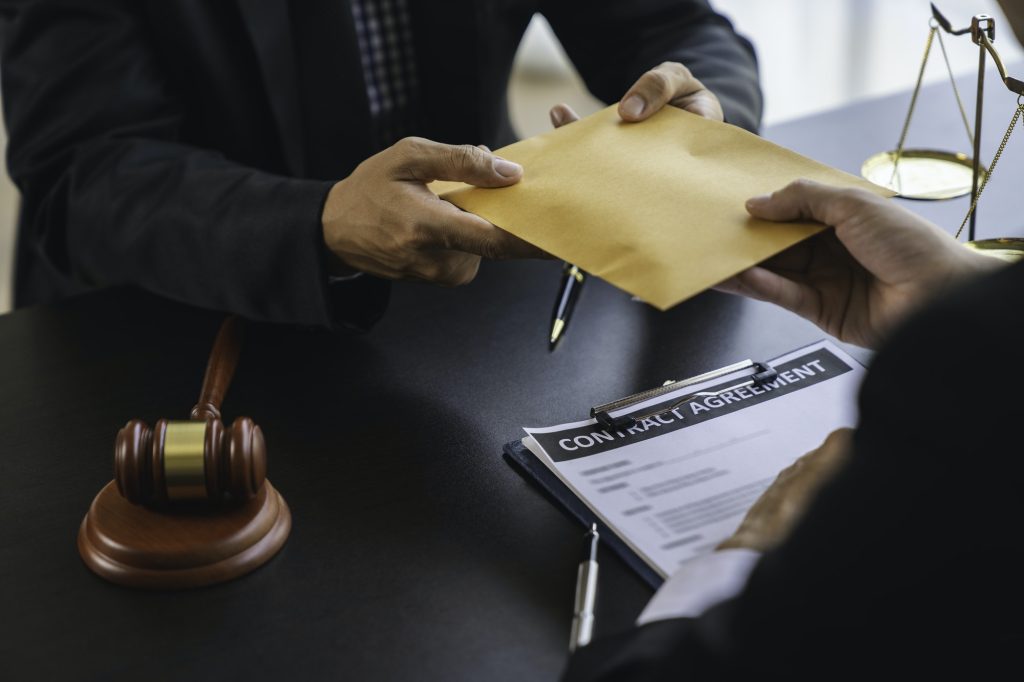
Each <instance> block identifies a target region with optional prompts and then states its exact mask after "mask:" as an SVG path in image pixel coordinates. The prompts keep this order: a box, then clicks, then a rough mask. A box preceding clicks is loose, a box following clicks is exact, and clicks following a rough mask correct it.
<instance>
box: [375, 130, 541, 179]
mask: <svg viewBox="0 0 1024 682" xmlns="http://www.w3.org/2000/svg"><path fill="white" fill-rule="evenodd" d="M392 149H393V150H394V153H395V154H396V155H397V159H396V162H395V164H394V166H393V174H392V177H393V178H394V179H395V180H415V181H417V182H422V183H428V182H433V181H434V180H455V181H457V182H465V183H468V184H470V185H475V186H477V187H505V186H507V185H513V184H515V183H517V182H519V180H520V179H521V178H522V177H523V167H522V166H520V165H519V164H518V163H513V162H512V161H509V160H507V159H503V158H501V157H500V156H495V155H494V154H492V153H491V152H489V151H484V150H483V149H480V148H479V147H474V146H473V145H469V144H463V145H450V144H441V143H440V142H434V141H432V140H425V139H423V138H419V137H407V138H405V139H404V140H400V141H399V142H397V143H396V144H395V145H394V147H392Z"/></svg>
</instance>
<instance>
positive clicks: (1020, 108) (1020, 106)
mask: <svg viewBox="0 0 1024 682" xmlns="http://www.w3.org/2000/svg"><path fill="white" fill-rule="evenodd" d="M1021 114H1024V102H1022V101H1021V97H1018V98H1017V110H1016V111H1015V112H1013V118H1012V119H1010V125H1009V127H1008V128H1007V129H1006V134H1004V135H1003V141H1002V142H1000V143H999V149H997V150H996V155H995V156H993V157H992V165H991V166H989V169H988V172H987V173H984V174H983V175H984V177H983V178H982V179H981V186H980V187H979V188H978V194H977V195H976V196H975V197H974V199H973V200H972V201H971V207H970V208H969V209H967V215H965V216H964V220H963V222H962V223H960V229H958V230H957V231H956V234H955V235H954V236H953V238H954V239H959V238H960V233H961V232H963V231H964V225H966V224H967V221H968V220H970V219H971V215H972V214H973V213H974V210H975V209H976V208H977V207H978V200H979V199H981V193H982V192H984V191H985V186H986V185H988V181H989V179H990V178H991V177H992V173H994V172H995V170H996V164H997V163H999V157H1000V156H1002V155H1003V150H1004V149H1006V143H1007V142H1009V141H1010V136H1011V135H1012V134H1013V130H1014V128H1016V127H1017V121H1019V120H1020V117H1021Z"/></svg>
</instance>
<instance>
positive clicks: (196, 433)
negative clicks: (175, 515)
mask: <svg viewBox="0 0 1024 682" xmlns="http://www.w3.org/2000/svg"><path fill="white" fill-rule="evenodd" d="M205 453H206V422H205V421H172V422H167V431H166V432H165V434H164V480H165V481H166V484H167V499H169V500H188V499H197V498H205V497H206V456H205Z"/></svg>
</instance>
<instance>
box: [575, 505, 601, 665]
mask: <svg viewBox="0 0 1024 682" xmlns="http://www.w3.org/2000/svg"><path fill="white" fill-rule="evenodd" d="M600 539H601V536H600V535H598V533H597V524H596V523H594V524H591V526H590V530H588V531H587V533H586V535H584V536H583V560H582V561H580V568H579V572H578V573H576V603H575V605H574V606H573V614H572V633H571V634H570V635H569V651H576V649H578V648H579V647H581V646H586V645H588V644H590V638H591V637H592V636H593V634H594V605H595V603H596V602H597V543H598V540H600Z"/></svg>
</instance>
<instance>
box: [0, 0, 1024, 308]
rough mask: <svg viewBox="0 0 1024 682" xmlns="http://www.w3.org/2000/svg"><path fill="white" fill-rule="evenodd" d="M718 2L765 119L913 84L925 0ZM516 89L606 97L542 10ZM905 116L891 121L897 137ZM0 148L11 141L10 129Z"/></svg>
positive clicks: (532, 102)
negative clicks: (752, 50)
mask: <svg viewBox="0 0 1024 682" xmlns="http://www.w3.org/2000/svg"><path fill="white" fill-rule="evenodd" d="M412 1H414V2H415V1H417V0H412ZM623 1H626V0H623ZM937 4H938V6H939V8H940V9H941V10H942V11H943V13H945V14H946V16H947V17H949V18H950V20H951V21H952V22H953V23H954V24H955V25H958V26H960V25H966V24H968V23H969V21H970V17H971V16H972V15H974V14H978V13H987V14H991V15H993V16H994V17H996V22H997V27H998V28H999V29H1000V30H999V31H997V35H996V38H997V43H996V44H997V46H998V47H999V50H1000V52H1001V53H1002V55H1003V57H1004V59H1006V61H1008V62H1010V63H1013V62H1019V61H1020V60H1021V59H1022V57H1024V52H1022V50H1021V48H1020V46H1019V45H1017V43H1016V42H1015V41H1014V39H1013V37H1012V35H1011V33H1010V31H1009V27H1008V25H1007V24H1006V23H1005V21H1003V15H1002V13H1001V12H1000V11H999V7H998V5H997V4H996V2H995V0H938V2H937ZM712 5H713V6H715V7H716V8H717V9H718V10H719V11H721V12H722V13H723V14H725V15H727V16H728V17H729V18H730V19H732V20H733V22H734V23H735V24H736V26H737V28H738V29H739V30H740V31H741V32H742V33H744V34H745V35H746V36H747V37H749V38H750V39H752V40H753V41H754V44H755V46H756V47H757V50H758V55H759V57H760V60H761V76H762V83H763V88H764V92H765V116H764V122H765V125H772V124H775V123H779V122H782V121H785V120H789V119H792V118H796V117H800V116H805V115H809V114H813V113H815V112H818V111H823V110H825V109H831V108H833V107H837V106H842V105H843V104H846V103H848V102H851V101H854V100H858V99H864V98H867V97H875V96H880V95H885V94H889V93H892V92H897V91H899V90H904V89H907V88H909V87H911V86H912V85H913V84H914V79H915V78H916V77H917V69H918V64H919V62H920V59H921V55H922V53H923V50H924V42H925V38H926V36H927V32H928V18H929V17H930V11H929V7H928V2H927V1H924V0H773V1H772V2H766V1H765V0H712ZM0 37H2V36H0ZM947 47H949V48H950V50H949V51H950V59H951V61H952V63H953V69H954V71H955V72H957V73H958V74H970V73H971V72H972V70H973V69H975V68H976V64H977V61H976V60H977V52H976V48H974V47H973V45H971V44H970V41H969V39H966V38H961V39H959V40H956V41H947ZM652 66H653V65H652ZM1018 77H1019V76H1018ZM942 78H945V70H944V67H943V66H942V63H941V60H940V58H939V55H938V49H937V47H936V48H935V52H934V53H933V57H932V61H931V62H930V64H929V70H928V73H927V79H928V81H929V82H932V81H935V80H939V79H942ZM509 90H510V96H511V107H512V120H513V122H514V124H515V126H516V129H517V130H518V132H519V134H520V135H521V136H523V137H526V136H529V135H534V134H536V133H540V132H543V131H545V130H548V128H549V126H550V124H549V123H548V118H547V110H548V109H549V108H550V107H551V105H553V104H555V103H558V102H567V103H569V104H571V105H572V106H573V107H575V108H576V110H577V111H578V112H579V113H580V114H581V115H583V114H587V113H591V112H593V111H596V110H597V109H598V108H600V107H601V106H603V105H602V104H601V103H600V102H597V101H596V100H595V99H594V98H592V97H591V96H590V95H589V94H588V93H587V92H586V89H585V88H584V87H583V84H582V82H581V81H580V78H579V75H578V74H577V73H576V72H575V70H574V69H573V68H572V65H571V63H570V62H569V61H568V59H567V58H566V56H565V53H564V52H563V51H562V49H561V47H560V46H559V44H558V41H557V39H556V38H555V37H554V36H553V35H552V33H551V29H550V28H549V26H548V25H547V22H545V21H544V19H543V18H542V17H535V18H534V21H533V23H532V24H531V26H530V29H529V31H528V33H527V35H526V37H525V39H524V40H523V44H522V45H521V46H520V49H519V55H518V57H517V59H516V66H515V72H514V74H513V78H512V82H511V85H510V88H509ZM970 101H971V100H970V98H968V105H970ZM950 106H951V107H952V106H954V104H953V102H952V100H951V101H950ZM919 115H920V114H919ZM900 123H901V122H900V121H893V124H892V125H893V141H894V143H895V140H896V138H897V137H898V135H899V125H900ZM837 134H841V131H837ZM0 149H6V137H5V134H4V132H3V131H2V130H0ZM17 205H18V199H17V193H16V191H15V189H14V187H13V186H12V185H11V182H10V179H9V178H8V177H7V173H6V166H5V167H4V168H3V170H0V312H4V311H6V310H8V309H9V307H10V302H11V277H12V274H13V273H12V260H13V244H14V219H15V215H16V212H17Z"/></svg>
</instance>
